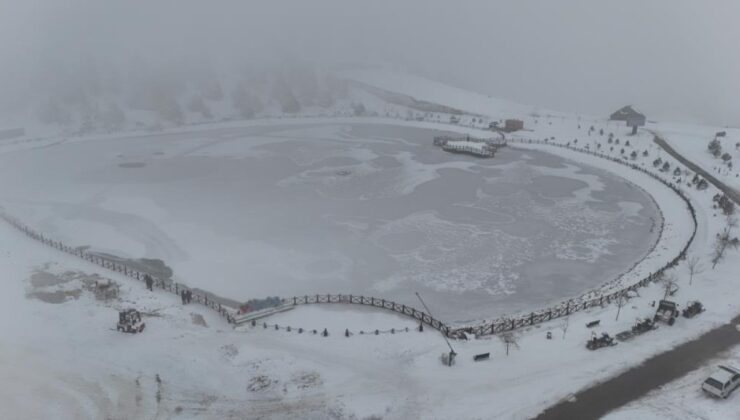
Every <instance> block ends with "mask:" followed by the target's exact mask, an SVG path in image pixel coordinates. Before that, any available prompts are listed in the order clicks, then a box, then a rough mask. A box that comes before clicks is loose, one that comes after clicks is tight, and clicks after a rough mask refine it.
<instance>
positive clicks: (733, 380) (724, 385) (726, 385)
mask: <svg viewBox="0 0 740 420" xmlns="http://www.w3.org/2000/svg"><path fill="white" fill-rule="evenodd" d="M739 386H740V370H737V369H735V368H731V367H728V366H719V368H718V369H717V370H716V371H715V372H714V373H712V375H711V376H709V377H708V378H707V379H706V380H705V381H704V383H703V384H701V389H702V390H703V391H704V392H706V393H708V394H709V395H712V396H714V397H719V398H727V397H728V396H729V395H730V393H731V392H732V391H734V390H735V388H737V387H739Z"/></svg>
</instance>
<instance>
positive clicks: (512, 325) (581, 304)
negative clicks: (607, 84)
mask: <svg viewBox="0 0 740 420" xmlns="http://www.w3.org/2000/svg"><path fill="white" fill-rule="evenodd" d="M509 143H515V144H516V143H520V144H539V145H548V146H553V147H560V148H564V149H569V150H574V151H577V152H581V153H586V154H590V155H593V156H597V157H600V158H603V159H607V160H610V161H612V162H616V163H619V164H621V165H624V166H627V167H629V168H631V169H634V170H637V171H640V172H642V173H644V174H646V175H649V176H651V177H652V178H654V179H656V180H657V181H659V182H660V183H662V184H663V185H665V186H667V187H668V188H670V189H671V190H673V192H675V193H676V194H677V195H678V196H679V197H681V198H682V199H683V201H684V202H685V203H686V207H687V209H688V210H689V213H690V214H691V219H692V221H693V230H692V232H691V237H690V238H689V240H688V241H686V244H684V246H683V248H682V249H681V252H679V253H678V255H677V256H675V257H674V258H673V259H671V260H670V261H668V262H667V263H666V264H665V265H663V266H662V267H661V268H660V269H658V270H657V271H655V272H654V273H650V274H649V275H648V276H646V277H644V278H643V279H641V280H639V281H637V282H635V283H633V284H631V285H628V286H626V287H622V288H620V289H618V290H616V291H613V292H611V293H605V294H602V295H597V296H595V297H594V292H588V293H585V294H583V295H581V296H580V297H577V298H573V299H569V300H567V301H564V302H560V303H558V304H557V305H554V306H552V307H549V308H545V309H540V310H537V311H534V312H530V313H528V314H520V315H516V316H512V317H506V316H504V317H501V318H498V319H496V320H493V321H488V322H482V323H478V324H476V325H471V326H463V327H457V328H454V329H451V330H450V331H449V332H448V335H449V336H458V335H460V334H459V333H460V332H464V333H467V334H474V335H476V336H484V335H490V334H498V333H502V332H506V331H511V330H515V329H518V328H522V327H528V326H532V325H535V324H539V323H541V322H545V321H549V320H551V319H555V318H560V317H564V316H568V315H570V314H572V313H574V312H578V311H582V310H585V309H588V308H592V307H595V306H602V305H605V304H609V303H611V302H613V301H614V300H615V299H619V297H620V295H622V294H624V293H627V292H629V291H634V290H637V289H638V288H640V287H644V286H647V285H648V284H650V283H651V282H653V281H655V280H657V279H659V278H660V277H661V276H662V274H663V272H664V271H666V270H668V269H669V268H673V267H675V266H676V265H678V263H679V262H680V261H681V260H683V259H685V258H686V253H687V252H688V249H689V247H690V246H691V244H692V243H693V242H694V238H695V237H696V230H697V227H698V223H697V220H696V210H695V209H694V206H693V205H692V204H691V201H690V200H689V198H688V197H687V196H686V195H685V194H684V192H683V191H681V190H680V189H679V188H678V186H676V185H674V184H673V183H671V182H668V181H666V180H665V179H663V178H661V177H660V176H658V175H657V174H655V173H653V172H651V171H649V170H647V169H645V168H643V167H641V166H638V165H636V164H634V163H630V162H628V161H625V160H623V159H619V158H615V157H613V156H609V155H606V154H604V153H599V152H595V151H591V150H589V149H586V148H578V147H574V146H569V145H564V144H557V143H550V142H548V141H542V140H535V139H509ZM658 209H659V211H660V213H661V220H664V218H663V211H662V210H661V209H660V206H658ZM662 230H663V225H662V222H661V227H660V232H661V235H662Z"/></svg>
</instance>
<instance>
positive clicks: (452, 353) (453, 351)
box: [414, 292, 457, 366]
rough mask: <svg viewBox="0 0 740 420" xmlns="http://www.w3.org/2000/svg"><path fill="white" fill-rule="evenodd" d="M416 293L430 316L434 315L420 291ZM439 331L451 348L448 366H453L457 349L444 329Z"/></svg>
mask: <svg viewBox="0 0 740 420" xmlns="http://www.w3.org/2000/svg"><path fill="white" fill-rule="evenodd" d="M414 294H415V295H416V297H417V298H418V299H419V302H421V305H422V306H424V309H426V311H427V313H428V314H429V316H431V317H433V315H432V311H430V310H429V307H428V306H427V304H426V303H424V299H422V298H421V295H419V292H414ZM439 332H440V334H442V338H444V339H445V343H447V347H449V348H450V354H449V357H448V358H447V366H452V362H453V360H455V356H456V355H457V353H455V349H453V348H452V344H450V340H449V339H447V334H445V333H444V332H443V331H442V330H440V331H439Z"/></svg>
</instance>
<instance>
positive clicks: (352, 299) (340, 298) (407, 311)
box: [283, 294, 450, 335]
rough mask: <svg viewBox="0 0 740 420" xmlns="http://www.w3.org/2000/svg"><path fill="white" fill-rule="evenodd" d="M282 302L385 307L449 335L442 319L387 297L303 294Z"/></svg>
mask: <svg viewBox="0 0 740 420" xmlns="http://www.w3.org/2000/svg"><path fill="white" fill-rule="evenodd" d="M283 302H284V303H287V304H293V305H310V304H317V303H318V304H321V303H340V304H351V305H365V306H372V307H375V308H380V309H387V310H389V311H393V312H397V313H399V314H401V315H405V316H408V317H411V318H413V319H415V320H417V321H419V322H421V323H424V324H426V325H429V326H430V327H432V328H434V329H437V330H439V331H441V332H442V333H443V334H445V335H450V327H448V326H447V325H445V324H444V323H443V322H442V321H440V320H438V319H435V318H434V317H432V316H431V315H429V314H427V313H426V312H422V311H420V310H418V309H416V308H414V307H412V306H408V305H404V304H400V303H396V302H393V301H391V300H387V299H381V298H376V297H372V296H357V295H332V294H325V295H305V296H296V297H293V298H290V299H285V300H283Z"/></svg>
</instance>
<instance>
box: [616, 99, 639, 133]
mask: <svg viewBox="0 0 740 420" xmlns="http://www.w3.org/2000/svg"><path fill="white" fill-rule="evenodd" d="M609 119H610V120H612V121H624V122H625V123H627V126H628V127H632V134H633V135H634V134H637V127H642V126H644V125H645V122H646V120H647V119H646V118H645V115H644V114H641V113H639V112H637V111H635V109H634V108H632V106H631V105H627V106H625V107H623V108H620V109H619V110H617V111H616V112H614V113H613V114H612V115H611V116H609Z"/></svg>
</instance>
